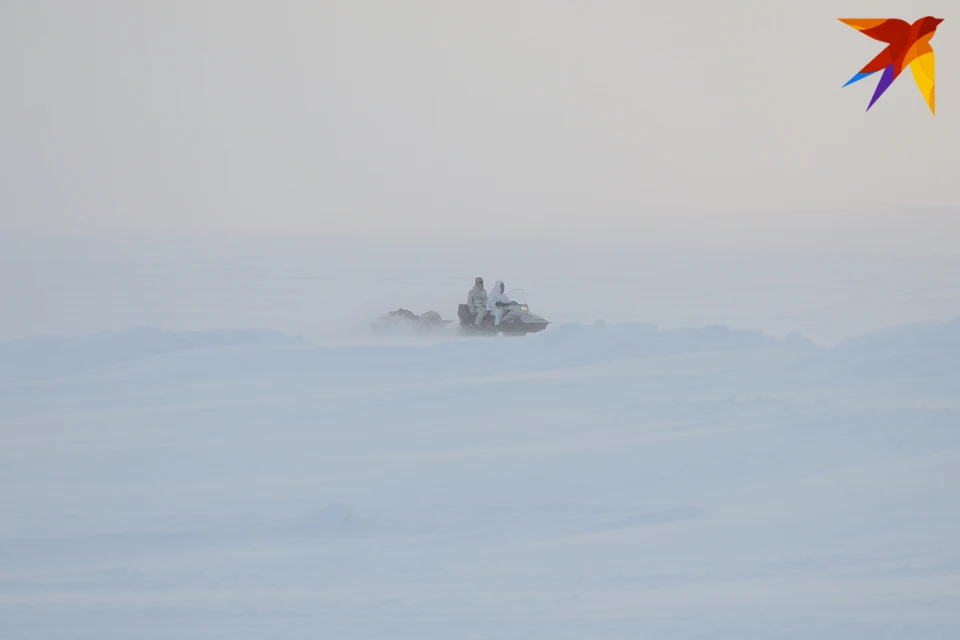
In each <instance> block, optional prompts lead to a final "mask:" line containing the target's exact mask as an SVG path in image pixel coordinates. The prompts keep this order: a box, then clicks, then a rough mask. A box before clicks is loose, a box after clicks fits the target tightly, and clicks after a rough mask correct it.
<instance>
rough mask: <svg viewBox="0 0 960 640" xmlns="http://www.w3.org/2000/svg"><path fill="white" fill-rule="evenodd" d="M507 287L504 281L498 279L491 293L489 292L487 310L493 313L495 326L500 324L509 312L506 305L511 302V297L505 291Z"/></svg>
mask: <svg viewBox="0 0 960 640" xmlns="http://www.w3.org/2000/svg"><path fill="white" fill-rule="evenodd" d="M506 288H507V287H506V285H505V284H504V283H503V282H501V281H500V280H497V281H496V282H495V283H494V284H493V288H492V289H490V293H489V294H487V310H488V311H490V312H492V313H493V326H495V327H499V326H500V321H501V320H503V316H504V315H505V314H506V313H507V310H506V309H505V308H504V307H505V306H506V305H507V304H509V302H510V298H509V297H508V296H507V294H506V293H505V291H506Z"/></svg>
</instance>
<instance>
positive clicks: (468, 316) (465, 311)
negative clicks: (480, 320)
mask: <svg viewBox="0 0 960 640" xmlns="http://www.w3.org/2000/svg"><path fill="white" fill-rule="evenodd" d="M457 316H458V317H459V318H460V324H473V321H474V320H475V319H476V316H475V315H473V313H472V312H471V311H470V307H468V306H467V305H465V304H461V305H460V306H459V307H457Z"/></svg>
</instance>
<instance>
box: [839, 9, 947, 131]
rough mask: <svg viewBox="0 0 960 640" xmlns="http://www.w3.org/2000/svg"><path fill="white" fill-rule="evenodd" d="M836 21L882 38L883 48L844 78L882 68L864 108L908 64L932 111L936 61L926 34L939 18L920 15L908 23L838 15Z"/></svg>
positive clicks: (860, 76)
mask: <svg viewBox="0 0 960 640" xmlns="http://www.w3.org/2000/svg"><path fill="white" fill-rule="evenodd" d="M840 22H843V23H844V24H848V25H850V26H851V27H853V28H854V29H856V30H857V31H860V32H861V33H863V34H864V35H867V36H870V37H871V38H873V39H874V40H879V41H880V42H885V43H886V44H887V48H886V49H884V50H883V51H881V52H880V54H879V55H878V56H877V57H876V58H874V59H873V60H871V61H870V62H868V63H867V66H865V67H864V68H863V69H860V72H859V73H857V75H855V76H853V77H852V78H850V80H849V81H847V84H845V85H843V86H845V87H846V86H847V85H850V84H853V83H854V82H857V81H858V80H863V79H864V78H866V77H867V76H872V75H873V74H875V73H876V72H878V71H883V75H882V76H880V83H879V84H877V90H876V91H874V93H873V98H872V99H871V100H870V104H869V105H868V106H867V111H870V107H872V106H873V103H875V102H876V101H877V100H878V99H879V98H880V96H882V95H883V92H884V91H886V90H887V89H889V88H890V85H891V84H893V81H894V80H896V79H897V76H899V75H900V73H901V72H902V71H903V70H904V68H906V66H907V65H910V70H911V71H912V72H913V79H914V80H915V81H916V83H917V87H919V88H920V93H921V94H923V97H924V99H925V100H926V101H927V104H928V105H929V106H930V111H931V112H932V113H934V114H936V113H937V111H936V106H935V105H936V91H935V78H936V61H935V59H934V55H933V47H931V46H930V38H932V37H933V34H934V33H936V31H937V26H938V25H939V24H940V23H941V22H943V18H934V17H932V16H927V17H926V18H920V19H919V20H917V21H916V22H914V23H913V24H908V23H906V22H904V21H903V20H893V19H886V18H876V19H875V18H840Z"/></svg>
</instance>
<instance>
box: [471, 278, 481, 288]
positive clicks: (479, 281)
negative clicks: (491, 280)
mask: <svg viewBox="0 0 960 640" xmlns="http://www.w3.org/2000/svg"><path fill="white" fill-rule="evenodd" d="M473 283H474V284H478V285H480V286H481V287H482V286H483V278H481V277H479V276H478V277H476V278H474V280H473Z"/></svg>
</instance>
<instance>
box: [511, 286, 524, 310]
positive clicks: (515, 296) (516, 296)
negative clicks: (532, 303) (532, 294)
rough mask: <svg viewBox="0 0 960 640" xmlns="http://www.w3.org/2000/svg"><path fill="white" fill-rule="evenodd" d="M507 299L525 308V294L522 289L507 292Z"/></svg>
mask: <svg viewBox="0 0 960 640" xmlns="http://www.w3.org/2000/svg"><path fill="white" fill-rule="evenodd" d="M507 298H508V299H510V300H512V301H513V302H517V303H519V304H521V305H523V306H524V307H525V306H527V294H526V293H525V292H524V291H523V289H511V290H510V291H507Z"/></svg>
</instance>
